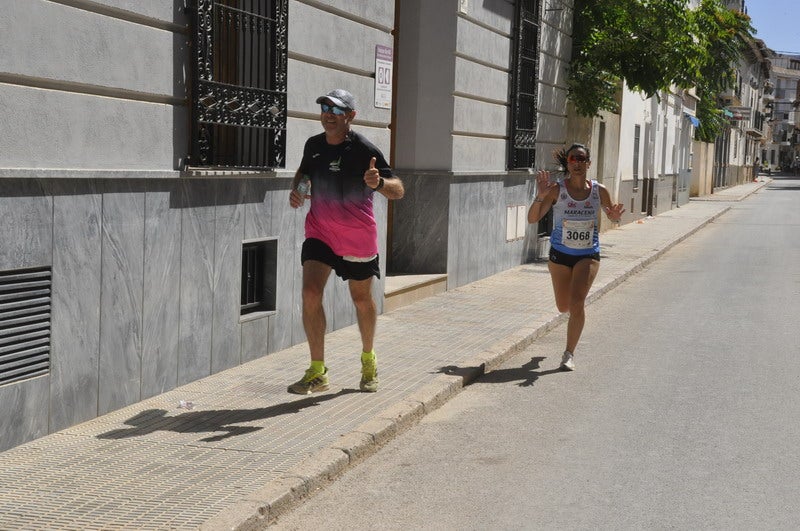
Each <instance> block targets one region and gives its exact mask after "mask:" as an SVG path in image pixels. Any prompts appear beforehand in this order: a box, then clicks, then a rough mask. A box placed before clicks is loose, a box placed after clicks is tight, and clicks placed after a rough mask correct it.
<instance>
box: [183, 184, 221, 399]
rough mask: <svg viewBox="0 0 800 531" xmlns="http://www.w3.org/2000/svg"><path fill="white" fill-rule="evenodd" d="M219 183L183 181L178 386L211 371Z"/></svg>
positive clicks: (206, 374)
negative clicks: (217, 189) (216, 196)
mask: <svg viewBox="0 0 800 531" xmlns="http://www.w3.org/2000/svg"><path fill="white" fill-rule="evenodd" d="M216 188H217V182H216V181H205V180H199V179H187V180H184V181H181V192H180V194H179V205H178V208H180V209H181V226H182V231H183V232H182V234H183V237H182V240H181V282H180V286H181V301H180V339H179V352H178V385H183V384H185V383H189V382H192V381H194V380H198V379H200V378H202V377H204V376H208V375H209V374H210V372H211V323H212V316H213V297H214V289H213V286H214V282H213V279H214V234H215V231H214V223H215V214H214V206H215V194H216Z"/></svg>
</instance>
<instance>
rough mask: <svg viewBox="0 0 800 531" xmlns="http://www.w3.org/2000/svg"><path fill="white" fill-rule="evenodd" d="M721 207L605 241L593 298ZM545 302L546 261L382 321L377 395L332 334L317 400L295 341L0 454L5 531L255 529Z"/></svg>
mask: <svg viewBox="0 0 800 531" xmlns="http://www.w3.org/2000/svg"><path fill="white" fill-rule="evenodd" d="M764 184H765V183H752V184H747V185H743V186H740V187H736V189H735V190H733V189H730V192H729V193H730V194H731V195H730V197H729V200H731V201H734V200H739V199H742V198H743V197H746V196H747V195H749V194H750V193H753V192H754V191H756V190H758V189H759V188H760V187H761V186H763V185H764ZM728 208H730V205H729V204H726V203H724V202H719V201H692V202H691V203H690V204H688V205H685V206H683V207H681V208H678V209H675V210H672V211H670V212H667V213H665V214H662V215H660V216H657V217H655V218H651V219H647V220H645V221H644V222H643V223H634V224H629V225H625V226H622V227H620V228H618V229H614V230H611V231H608V232H606V233H604V234H603V235H601V241H602V243H603V249H604V251H603V261H602V265H601V268H600V274H599V275H598V278H597V280H596V281H595V285H594V287H593V290H592V292H591V294H590V299H591V300H594V299H595V298H597V297H599V296H600V295H602V294H603V293H605V292H606V291H608V290H609V289H612V288H613V287H614V286H616V285H617V284H619V283H620V282H622V281H623V280H624V279H625V278H627V277H628V276H629V275H631V274H632V273H635V272H636V271H638V270H639V269H641V268H642V267H644V266H645V265H647V264H648V263H650V262H651V261H653V260H655V259H656V258H658V256H660V255H661V254H662V253H663V252H665V251H666V250H667V249H669V248H670V247H672V246H673V245H674V244H676V243H677V242H679V241H681V240H682V239H684V238H686V237H688V236H689V235H691V234H692V233H693V232H695V231H696V230H698V229H700V228H701V227H703V226H704V225H705V224H706V223H708V222H710V221H712V220H713V219H715V218H717V217H718V216H720V215H722V214H724V212H725V211H727V209H728ZM551 291H552V289H551V286H550V278H549V275H548V273H547V266H546V264H544V263H536V264H526V265H522V266H519V267H516V268H514V269H511V270H509V271H505V272H503V273H500V274H497V275H494V276H492V277H489V278H487V279H484V280H481V281H478V282H475V283H472V284H469V285H467V286H464V287H462V288H459V289H456V290H451V291H448V292H445V293H443V294H441V295H436V296H433V297H430V298H427V299H425V300H422V301H419V302H416V303H414V304H411V305H409V306H405V307H402V308H400V309H398V310H395V311H394V312H390V313H387V314H384V315H381V316H380V317H379V319H378V339H377V345H376V350H377V352H378V362H379V367H380V377H381V388H380V391H379V392H378V393H375V394H365V393H360V392H358V381H359V376H360V375H359V371H360V364H359V357H358V351H359V346H360V340H359V336H358V330H357V327H356V326H351V327H348V328H345V329H342V330H338V331H336V332H333V333H331V334H329V335H328V336H327V347H326V350H327V352H328V353H329V354H328V360H327V361H328V366H329V368H330V374H331V384H332V388H331V390H330V391H328V392H326V393H323V394H320V395H312V396H310V397H299V396H293V395H288V394H287V393H286V386H287V384H289V383H291V382H292V381H293V380H295V379H296V378H297V376H298V374H300V373H302V371H303V369H305V366H306V363H307V356H308V354H307V350H306V346H305V344H301V345H297V346H295V347H292V348H289V349H286V350H283V351H280V352H277V353H274V354H271V355H269V356H267V357H265V358H262V359H260V360H256V361H253V362H250V363H247V364H245V365H242V366H240V367H237V368H234V369H231V370H228V371H225V372H222V373H219V374H216V375H213V376H210V377H208V378H205V379H203V380H200V381H198V382H194V383H192V384H189V385H186V386H183V387H181V388H179V389H176V390H173V391H170V392H168V393H166V394H163V395H160V396H158V397H154V398H152V399H149V400H146V401H144V402H141V403H138V404H135V405H132V406H129V407H127V408H124V409H122V410H119V411H116V412H113V413H111V414H108V415H104V416H102V417H100V418H97V419H94V420H92V421H90V422H86V423H84V424H80V425H78V426H74V427H72V428H69V429H67V430H64V431H61V432H59V433H55V434H52V435H49V436H47V437H43V438H41V439H38V440H36V441H33V442H30V443H27V444H25V445H22V446H19V447H17V448H14V449H12V450H9V451H7V452H4V453H2V454H0V485H2V488H1V489H0V529H31V530H33V529H36V530H39V529H59V530H81V531H83V530H89V529H137V530H139V529H142V530H144V529H197V528H202V529H208V530H218V529H231V528H239V529H255V528H260V527H261V526H263V525H265V524H266V522H267V521H268V519H269V518H270V514H273V515H274V514H277V513H278V512H280V511H282V510H285V509H286V508H289V507H291V506H292V505H293V504H294V503H296V502H297V501H298V500H300V499H302V497H303V496H304V494H305V493H306V492H308V491H309V490H313V489H315V488H318V487H320V486H322V485H324V484H325V483H326V482H327V481H329V480H330V479H331V478H333V477H335V476H336V475H338V474H339V473H341V472H342V471H343V470H344V469H345V468H346V467H347V466H350V465H351V464H353V463H355V462H357V461H358V460H360V459H361V458H362V457H364V456H365V455H368V454H369V453H371V452H373V451H375V450H376V449H377V448H379V447H380V444H381V443H382V442H384V441H385V440H387V439H388V438H391V437H392V436H394V435H395V434H396V433H397V432H398V431H400V430H402V429H405V428H407V427H408V426H411V425H413V424H414V423H415V422H416V421H418V420H419V418H420V417H421V416H423V415H424V414H425V413H426V412H427V411H429V410H431V409H433V408H436V407H438V406H439V405H440V404H441V403H442V402H443V401H445V400H447V399H448V398H450V397H451V396H453V395H454V394H456V393H458V391H459V390H460V389H461V388H462V387H463V385H464V382H465V380H466V381H469V380H470V379H472V378H474V377H476V376H477V375H478V374H479V373H480V371H481V370H483V368H484V367H485V368H486V369H491V367H493V366H496V365H497V364H499V363H500V362H501V361H502V360H503V359H505V358H507V357H508V356H510V355H512V354H513V353H514V352H516V351H517V350H519V349H521V348H523V347H525V346H527V345H528V344H529V343H530V342H532V341H534V340H535V339H536V338H537V337H540V336H541V335H542V334H544V333H545V332H546V331H547V330H549V329H550V328H552V327H553V326H554V325H556V324H558V323H559V322H561V320H562V319H563V318H564V316H561V315H559V314H558V312H557V311H556V309H555V305H554V303H553V297H552V293H551ZM181 401H188V402H191V403H192V404H193V408H192V409H191V410H189V409H185V408H179V407H178V406H179V404H180V403H181ZM312 456H313V457H312Z"/></svg>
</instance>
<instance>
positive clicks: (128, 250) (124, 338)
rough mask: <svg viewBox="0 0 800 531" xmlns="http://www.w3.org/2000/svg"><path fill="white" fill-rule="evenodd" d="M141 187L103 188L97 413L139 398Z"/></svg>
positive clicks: (118, 184) (135, 184)
mask: <svg viewBox="0 0 800 531" xmlns="http://www.w3.org/2000/svg"><path fill="white" fill-rule="evenodd" d="M144 190H145V185H144V183H142V182H138V181H133V180H131V181H107V182H105V183H104V184H103V218H102V224H103V226H102V258H101V263H102V276H101V293H100V313H101V316H102V318H101V320H100V385H99V397H98V414H100V415H103V414H105V413H108V412H109V411H114V410H116V409H119V408H121V407H124V406H126V405H128V404H132V403H134V402H136V401H138V400H139V399H140V397H141V371H142V362H141V356H142V286H143V282H144V265H143V264H144V198H145V193H144Z"/></svg>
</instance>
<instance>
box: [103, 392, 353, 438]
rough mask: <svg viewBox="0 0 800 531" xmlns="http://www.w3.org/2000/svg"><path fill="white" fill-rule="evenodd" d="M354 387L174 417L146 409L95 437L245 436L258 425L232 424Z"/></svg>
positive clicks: (315, 401)
mask: <svg viewBox="0 0 800 531" xmlns="http://www.w3.org/2000/svg"><path fill="white" fill-rule="evenodd" d="M358 392H359V391H358V390H356V389H342V390H341V391H339V392H338V393H334V394H327V395H324V394H323V395H314V396H310V397H308V398H303V399H300V400H294V401H292V402H286V403H283V404H276V405H274V406H269V407H262V408H257V409H212V410H206V411H189V412H186V413H182V414H180V415H175V416H173V417H168V416H167V413H168V412H167V410H165V409H148V410H147V411H142V412H141V413H139V414H137V415H134V416H133V417H131V418H129V419H128V420H126V421H125V424H127V425H129V426H132V427H131V428H121V429H117V430H111V431H109V432H106V433H101V434H100V435H98V436H97V438H98V439H127V438H129V437H141V436H144V435H149V434H151V433H154V432H157V431H173V432H176V433H215V432H224V433H222V434H220V435H214V436H212V437H206V438H204V439H200V440H201V441H202V442H216V441H221V440H223V439H227V438H229V437H235V436H237V435H245V434H248V433H252V432H255V431H258V430H260V429H262V428H261V427H259V426H235V424H237V423H242V422H253V421H256V420H264V419H268V418H272V417H277V416H279V415H289V414H292V413H299V412H300V411H302V410H304V409H306V408H309V407H312V406H316V405H319V404H320V403H322V402H326V401H328V400H333V399H334V398H338V397H341V396H344V395H349V394H352V393H358Z"/></svg>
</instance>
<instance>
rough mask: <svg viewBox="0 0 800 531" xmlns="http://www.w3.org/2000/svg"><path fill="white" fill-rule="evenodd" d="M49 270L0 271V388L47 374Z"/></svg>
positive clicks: (48, 370) (48, 356) (48, 369)
mask: <svg viewBox="0 0 800 531" xmlns="http://www.w3.org/2000/svg"><path fill="white" fill-rule="evenodd" d="M51 277H52V274H51V271H50V268H49V267H47V268H37V269H19V270H15V271H0V385H4V384H8V383H12V382H18V381H20V380H26V379H28V378H33V377H36V376H41V375H43V374H48V373H49V372H50V284H51Z"/></svg>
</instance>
